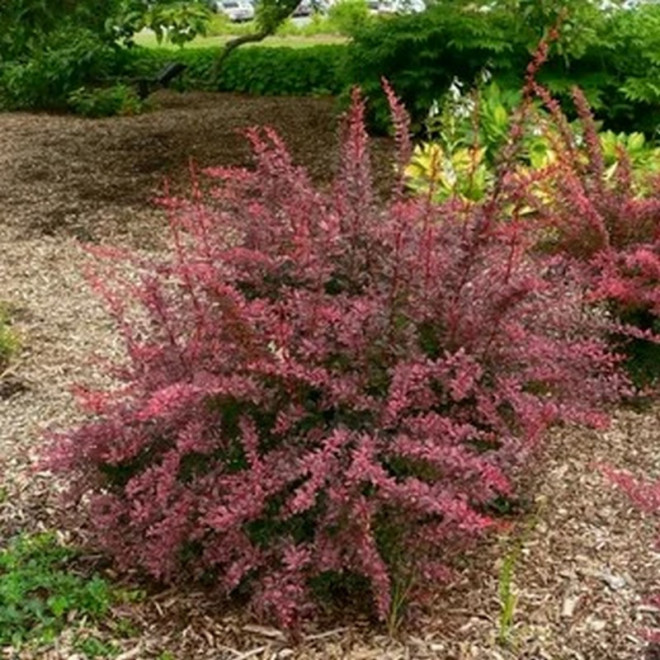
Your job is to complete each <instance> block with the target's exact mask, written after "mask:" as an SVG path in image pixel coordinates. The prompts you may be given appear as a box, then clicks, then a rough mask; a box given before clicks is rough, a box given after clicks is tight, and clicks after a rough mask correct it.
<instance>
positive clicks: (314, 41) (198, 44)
mask: <svg viewBox="0 0 660 660" xmlns="http://www.w3.org/2000/svg"><path fill="white" fill-rule="evenodd" d="M230 39H233V37H232V36H229V35H222V36H217V37H197V38H196V39H194V40H193V41H191V42H190V44H187V45H186V46H185V47H192V48H205V47H208V48H213V47H216V48H217V47H219V46H223V45H224V44H225V43H226V42H227V41H229V40H230ZM346 41H347V39H346V37H342V36H339V35H332V34H318V35H314V36H311V37H302V36H274V37H267V38H266V39H264V40H263V41H261V42H259V44H258V45H259V46H271V47H275V46H289V47H290V48H308V47H309V46H317V45H318V44H343V43H346ZM135 43H136V44H139V45H140V46H146V47H147V48H156V47H162V48H171V49H173V50H176V49H178V46H174V45H172V44H171V43H169V42H166V41H163V42H162V43H161V44H159V43H158V41H157V40H156V35H155V34H154V33H153V32H146V31H144V32H140V33H139V34H136V35H135ZM250 45H255V44H246V46H245V47H249V46H250Z"/></svg>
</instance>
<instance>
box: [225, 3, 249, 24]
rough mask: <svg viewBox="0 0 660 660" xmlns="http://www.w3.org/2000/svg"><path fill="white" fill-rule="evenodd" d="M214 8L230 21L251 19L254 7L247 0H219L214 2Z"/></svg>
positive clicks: (239, 21) (238, 21) (237, 21)
mask: <svg viewBox="0 0 660 660" xmlns="http://www.w3.org/2000/svg"><path fill="white" fill-rule="evenodd" d="M216 8H217V11H218V12H220V13H221V14H224V15H225V16H227V18H229V20H230V21H231V22H232V23H241V22H243V21H251V20H252V19H253V18H254V7H253V6H252V4H251V3H250V2H248V1H247V0H221V1H220V2H218V3H216Z"/></svg>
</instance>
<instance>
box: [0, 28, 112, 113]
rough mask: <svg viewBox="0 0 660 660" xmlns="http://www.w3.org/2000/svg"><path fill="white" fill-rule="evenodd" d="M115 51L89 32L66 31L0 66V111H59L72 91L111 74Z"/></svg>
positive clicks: (64, 106) (64, 107) (78, 30)
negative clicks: (23, 55) (26, 53)
mask: <svg viewBox="0 0 660 660" xmlns="http://www.w3.org/2000/svg"><path fill="white" fill-rule="evenodd" d="M116 58H117V49H116V48H115V47H114V46H112V45H108V44H105V43H103V42H101V41H99V40H98V38H97V37H96V36H95V35H94V34H93V33H92V32H89V31H85V30H81V29H68V28H67V29H66V30H63V31H61V32H58V33H57V34H52V35H51V38H50V40H49V42H48V43H47V45H45V46H44V47H43V48H39V49H36V50H34V51H33V52H31V53H30V55H26V56H25V57H21V58H18V59H16V60H11V61H7V62H5V63H4V64H2V66H0V108H4V109H12V110H21V109H26V110H27V109H47V110H63V109H66V108H67V105H68V97H69V95H70V94H71V93H72V92H73V91H74V90H76V89H78V88H80V87H82V86H84V85H86V84H89V83H91V82H94V81H98V80H100V79H103V78H105V77H107V76H109V75H111V73H112V72H113V70H114V68H115V66H116V61H117V59H116Z"/></svg>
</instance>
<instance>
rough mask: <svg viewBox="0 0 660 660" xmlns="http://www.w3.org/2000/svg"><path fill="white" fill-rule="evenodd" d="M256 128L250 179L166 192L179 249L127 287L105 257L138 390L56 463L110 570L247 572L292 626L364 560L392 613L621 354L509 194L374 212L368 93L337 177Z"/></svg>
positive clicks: (70, 439)
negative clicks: (324, 589) (535, 251)
mask: <svg viewBox="0 0 660 660" xmlns="http://www.w3.org/2000/svg"><path fill="white" fill-rule="evenodd" d="M395 114H396V117H397V126H398V134H399V142H400V144H401V148H402V149H404V150H405V149H406V148H407V140H406V135H405V131H404V130H403V129H402V127H403V126H404V125H405V117H404V113H403V111H402V110H401V109H400V108H398V107H395ZM249 139H250V141H251V143H252V146H253V149H254V153H255V156H256V169H255V170H254V171H247V170H239V169H233V168H232V169H223V168H217V169H215V170H213V171H211V172H210V174H212V175H213V176H215V177H217V178H218V179H219V180H220V184H219V186H218V188H217V189H216V190H215V191H214V192H213V193H212V195H211V196H210V197H209V198H203V196H202V195H201V193H199V192H196V193H195V195H193V198H192V199H191V200H190V201H181V200H173V199H170V200H167V204H168V206H169V207H170V209H171V215H172V219H171V224H172V230H173V237H174V250H173V252H172V254H171V256H170V258H169V259H166V260H163V261H157V260H156V259H154V260H153V261H149V260H144V259H138V258H137V257H132V258H130V259H131V261H132V264H133V267H134V268H136V269H137V270H138V272H139V278H138V280H136V279H135V278H133V279H131V278H126V280H125V281H124V282H123V283H122V281H121V268H120V264H119V263H118V256H119V255H116V254H111V257H112V258H111V259H109V260H107V261H105V262H104V263H105V266H103V264H101V265H99V267H98V268H99V270H97V274H96V277H95V280H94V283H95V285H96V287H97V288H98V289H99V290H100V291H101V292H102V293H103V294H104V295H105V297H106V299H107V301H108V303H109V308H110V310H111V311H112V312H113V313H114V315H115V316H116V318H117V322H118V324H119V326H120V328H121V331H122V332H123V335H124V337H125V339H126V344H127V347H128V353H129V356H130V364H129V366H128V367H127V368H126V369H125V370H124V371H123V373H122V376H123V378H124V381H125V387H124V388H123V389H122V390H121V391H119V392H118V393H116V394H115V395H113V396H105V395H103V396H100V395H96V394H94V393H86V395H85V397H84V398H85V399H86V401H87V404H88V407H89V409H90V410H91V411H92V412H93V413H95V415H96V416H95V417H94V418H92V419H90V421H88V422H87V423H85V424H83V425H81V426H80V427H78V428H76V429H73V430H71V431H69V432H66V433H62V434H60V435H59V436H58V437H56V438H55V441H54V445H53V447H52V449H51V454H50V456H51V458H50V463H51V465H52V466H53V467H54V468H55V469H57V470H60V471H62V472H64V473H65V474H67V475H68V476H69V477H70V478H71V479H72V480H73V481H74V482H75V483H76V484H77V485H78V486H79V490H80V491H81V492H84V493H86V494H87V495H88V497H89V501H90V502H91V519H92V521H93V523H94V524H95V526H96V530H97V532H98V539H99V541H100V543H101V544H102V545H103V546H104V547H105V548H106V549H108V550H109V551H110V552H111V553H113V555H114V556H115V557H116V559H117V561H118V562H119V564H120V565H121V566H124V567H127V566H132V567H135V566H137V567H140V568H142V569H145V570H146V571H148V572H149V573H150V574H152V575H154V576H156V577H157V578H162V579H164V580H175V579H177V578H178V577H180V576H181V575H183V574H185V575H187V576H189V575H190V574H191V572H192V574H193V575H197V576H201V575H204V576H206V577H207V578H208V577H212V578H213V579H215V580H216V581H217V585H218V587H219V588H220V589H222V590H224V591H225V592H232V591H233V590H234V589H236V588H237V587H238V586H239V585H247V586H251V587H252V594H253V604H254V606H255V608H256V610H257V612H259V613H260V614H261V615H262V616H266V617H275V618H276V619H277V620H278V621H279V623H280V624H282V625H284V626H295V625H297V623H298V621H299V620H300V617H301V616H304V615H307V614H308V613H309V612H310V608H311V607H312V599H311V598H310V588H311V585H313V583H314V579H315V578H318V577H328V576H331V575H334V574H341V573H343V574H351V575H357V576H362V577H363V578H365V579H366V580H367V581H368V584H369V585H370V587H371V592H372V594H373V602H374V605H375V609H376V612H377V613H378V615H379V616H380V617H385V616H386V615H387V614H388V611H389V610H390V607H391V603H392V595H393V591H394V589H395V588H397V589H398V588H399V587H401V586H402V585H404V586H405V587H406V588H410V589H411V591H410V593H411V594H412V597H420V596H421V589H422V586H428V585H429V584H432V581H433V580H437V579H438V578H441V577H443V576H445V575H446V568H445V566H446V562H447V561H448V560H449V559H450V557H451V553H452V552H453V551H455V550H457V549H460V548H461V547H463V546H464V545H465V543H467V542H469V541H471V540H472V539H474V538H475V537H477V536H478V535H479V534H481V533H482V532H483V530H485V529H486V528H488V527H489V525H491V523H492V521H491V520H490V519H489V518H488V516H487V515H485V513H484V512H485V510H486V509H485V505H486V504H487V503H488V502H490V501H491V500H492V499H493V498H495V497H496V496H498V495H501V494H508V493H509V492H510V489H511V483H510V477H511V474H512V470H513V468H514V467H515V466H517V465H520V464H521V463H522V462H523V461H524V459H525V457H526V455H527V454H528V452H529V450H530V448H531V447H532V446H533V445H534V443H535V441H536V440H537V439H538V438H539V434H540V433H541V432H542V431H543V430H544V429H545V428H546V427H547V426H548V424H550V423H553V422H555V421H560V420H581V421H589V422H594V423H598V422H601V421H602V420H603V417H602V416H601V415H599V414H597V413H595V412H594V405H595V404H596V403H599V402H601V401H602V400H603V399H610V398H613V397H614V396H615V395H616V392H617V389H618V387H619V379H618V376H617V375H616V364H615V363H616V360H615V359H614V358H613V357H612V356H611V355H610V354H608V352H607V350H606V348H605V347H604V344H603V343H602V342H601V341H600V340H599V339H598V337H597V336H595V335H594V327H593V323H592V320H591V319H590V318H589V317H588V316H585V315H584V313H583V307H582V304H581V303H582V300H581V297H580V292H579V291H577V290H576V289H575V287H574V286H573V285H572V284H571V283H570V282H563V283H561V284H557V283H554V284H552V285H551V284H550V282H549V280H547V279H544V277H543V272H545V271H543V270H539V268H538V267H537V265H536V263H535V262H533V261H531V260H530V259H529V258H528V257H527V256H526V248H527V242H528V236H527V234H526V230H525V225H524V223H518V222H515V221H511V222H500V221H499V220H500V219H501V217H502V214H503V213H504V209H507V208H510V207H511V204H510V201H511V200H503V199H499V198H497V199H492V200H489V201H487V202H486V203H485V204H484V205H480V206H478V205H472V206H470V207H469V208H463V207H461V206H458V205H456V204H446V205H444V206H436V205H433V204H432V203H430V202H428V201H420V200H416V199H405V198H404V197H403V196H402V193H401V190H402V189H401V186H400V185H399V184H398V183H397V184H395V187H394V196H393V199H392V200H391V202H390V203H389V204H388V205H387V206H385V207H382V206H378V205H377V204H376V203H375V201H374V196H373V195H372V188H371V174H370V170H369V162H368V157H367V137H366V134H365V131H364V128H363V104H362V101H361V100H360V99H359V98H358V97H357V96H356V98H355V100H354V104H353V107H352V110H351V113H350V117H349V118H348V122H347V128H346V135H345V142H344V146H343V151H342V156H341V166H340V170H339V173H338V175H337V177H336V181H335V185H334V187H333V189H332V190H331V191H330V192H327V193H326V192H319V191H318V190H316V189H315V188H314V186H313V185H312V184H311V183H310V181H309V179H308V177H307V175H306V174H305V172H304V171H303V170H301V169H300V168H297V167H295V166H294V165H292V163H291V160H290V157H289V155H288V153H287V152H286V150H285V148H284V146H283V145H282V144H281V142H280V140H279V138H278V137H277V136H276V135H275V134H274V133H273V132H272V131H271V130H268V129H265V130H264V131H263V132H259V131H257V130H252V131H250V132H249ZM401 160H402V162H405V159H404V158H402V159H401ZM128 301H133V303H135V302H137V303H138V306H139V310H141V311H140V313H137V314H133V311H134V310H133V308H132V307H131V304H129V302H128ZM132 310H133V311H132ZM182 571H183V572H184V573H182Z"/></svg>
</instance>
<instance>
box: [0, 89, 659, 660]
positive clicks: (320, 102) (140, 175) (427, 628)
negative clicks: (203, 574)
mask: <svg viewBox="0 0 660 660" xmlns="http://www.w3.org/2000/svg"><path fill="white" fill-rule="evenodd" d="M157 98H158V100H159V102H160V106H161V107H160V109H159V110H156V111H155V112H153V113H151V114H147V115H143V116H140V117H132V118H121V119H112V120H82V119H77V118H73V117H65V116H46V115H28V114H13V115H12V114H6V115H0V134H2V135H3V151H2V154H1V155H0V164H1V165H2V168H1V170H0V171H1V172H2V173H1V174H0V199H1V200H2V202H3V203H2V205H0V241H1V242H2V253H3V258H2V260H0V292H1V293H0V298H1V299H2V300H6V301H9V302H10V303H11V304H12V306H13V319H14V326H15V328H16V329H17V331H18V332H19V334H20V335H21V338H22V344H23V349H22V351H21V353H20V354H19V355H18V356H17V357H16V358H15V360H14V362H13V364H12V365H11V366H10V371H9V372H8V373H5V374H4V375H3V378H8V377H11V378H12V379H13V382H19V383H20V384H21V388H19V389H16V388H10V389H9V390H8V391H9V392H11V394H10V395H9V396H7V397H6V398H3V399H2V400H0V418H1V419H2V422H3V423H2V425H1V426H0V477H1V479H2V483H1V484H0V486H1V487H2V489H4V494H3V497H1V498H0V542H2V543H3V544H4V542H5V541H6V539H7V538H8V537H9V536H11V535H13V534H15V533H17V532H19V531H28V532H31V531H37V530H40V529H52V528H54V527H57V526H62V520H63V518H65V517H66V516H67V515H68V514H67V512H65V511H61V510H60V509H59V506H58V501H57V492H58V485H57V484H56V483H54V482H53V480H52V479H51V478H50V477H49V476H48V475H47V474H43V473H39V472H35V471H34V470H33V468H32V467H31V466H32V459H33V458H34V457H35V456H36V453H37V450H38V448H39V445H40V443H41V432H42V430H43V429H44V428H46V427H49V426H63V425H64V426H66V425H70V424H71V423H73V422H74V421H76V420H77V419H80V413H79V412H78V411H77V410H76V408H75V406H74V404H73V399H72V397H71V395H70V393H69V389H68V388H69V387H70V385H71V384H72V383H74V382H78V381H85V382H88V383H94V384H103V383H104V382H105V376H104V370H103V366H102V365H101V364H100V363H99V362H98V361H95V360H92V359H91V356H92V354H96V355H99V356H102V357H119V356H120V355H121V347H120V345H119V343H118V341H117V338H116V336H115V334H114V333H113V329H112V325H111V323H110V321H109V319H108V318H107V316H106V315H105V313H104V311H103V309H102V308H101V306H100V305H99V303H98V302H97V300H96V299H95V297H94V296H93V295H92V294H91V292H90V291H89V290H88V289H87V287H86V285H85V283H84V281H83V278H82V276H81V267H82V264H83V263H84V261H85V256H84V254H83V252H82V250H81V247H80V243H79V240H82V241H94V242H98V241H103V242H112V243H123V244H129V245H131V246H133V247H137V248H140V249H144V250H156V249H159V248H160V247H161V246H162V244H163V236H164V227H165V222H164V218H163V216H162V213H161V212H160V211H159V210H158V209H157V208H155V207H154V206H153V205H152V204H151V203H150V200H151V199H152V198H153V196H154V195H155V194H157V192H158V190H159V189H160V187H161V185H162V181H163V177H165V176H171V177H172V186H173V187H174V188H177V189H180V188H183V187H185V185H186V182H187V181H188V178H189V176H188V172H189V158H190V157H192V158H194V160H195V161H196V162H197V163H198V166H199V167H205V166H208V165H220V164H222V165H229V164H247V163H248V162H249V151H248V149H247V147H246V146H245V143H244V141H243V139H242V137H241V136H240V134H239V133H238V132H237V129H241V128H244V127H246V126H250V125H255V124H264V123H270V124H272V125H274V126H275V127H276V128H278V129H279V130H280V131H281V132H282V133H283V136H284V137H285V139H286V141H287V142H288V144H289V145H290V146H291V148H292V151H293V155H294V157H295V158H296V159H297V160H298V162H300V163H302V164H304V165H306V166H307V167H308V168H309V170H310V173H311V175H312V176H313V177H314V178H315V179H316V180H318V181H320V182H327V181H329V179H330V173H331V171H332V168H333V166H334V163H335V159H336V148H335V147H336V121H335V116H334V111H333V110H334V105H333V101H332V100H326V99H277V98H265V99H264V98H262V99H246V98H243V97H238V96H232V95H211V94H189V95H183V96H179V95H175V94H169V93H166V94H161V95H158V97H157ZM387 147H388V144H387V142H386V141H382V142H378V143H376V147H375V148H376V152H377V154H376V155H377V159H376V162H377V163H379V167H378V169H377V173H378V176H379V179H380V180H381V181H385V180H386V179H387V177H388V175H389V171H390V165H389V161H388V160H387V159H386V157H385V155H384V154H385V153H386V149H387ZM659 446H660V409H659V408H658V407H657V406H656V407H652V408H650V409H647V410H644V411H641V412H640V411H633V410H621V411H619V412H617V413H616V414H615V419H614V423H613V425H612V427H611V428H610V429H609V430H607V431H604V432H594V431H586V430H583V429H569V428H561V429H558V430H556V431H555V432H554V433H553V434H552V436H551V437H550V438H549V440H548V442H547V444H546V446H545V448H544V449H543V450H542V452H543V457H542V460H540V461H539V464H540V465H542V466H543V470H542V473H540V474H538V475H536V476H535V477H533V480H536V482H537V483H536V485H535V487H534V489H532V488H531V487H530V488H529V493H530V494H531V496H532V497H531V501H530V502H529V503H528V504H527V506H526V509H527V511H528V513H527V514H526V515H524V516H521V517H520V518H519V519H517V520H516V524H515V525H514V526H513V527H512V529H511V530H510V531H509V532H508V533H507V534H504V535H503V536H502V537H501V539H500V540H498V541H491V542H489V543H486V544H484V545H483V546H482V547H480V548H479V549H478V550H477V551H476V552H475V553H474V556H473V557H470V558H469V561H466V563H465V566H464V567H458V569H457V572H456V575H455V582H454V583H453V584H452V585H451V586H450V588H447V589H446V590H444V591H442V592H439V593H438V595H437V599H436V602H435V603H434V604H433V606H432V607H430V608H429V609H428V610H425V611H424V612H420V613H418V614H416V615H415V616H414V617H413V620H412V621H411V622H410V625H409V626H408V628H407V629H406V630H405V631H404V632H402V633H401V635H400V638H399V639H397V640H393V639H390V638H388V637H387V636H386V635H384V634H383V633H382V631H381V632H379V631H374V629H373V628H372V627H370V626H369V625H368V623H367V622H366V621H361V620H360V619H359V618H357V619H353V620H350V621H336V620H332V621H325V622H323V623H322V624H319V626H318V627H317V628H315V629H308V630H305V634H304V635H303V641H302V644H301V646H299V647H296V648H292V647H291V646H290V645H289V643H288V642H287V641H286V638H285V637H284V636H283V635H282V634H281V633H280V632H278V631H276V630H273V629H268V628H260V627H257V626H253V625H251V622H250V621H249V619H248V618H247V617H245V616H244V615H240V614H237V613H236V612H235V611H233V610H230V609H229V608H227V607H226V606H225V605H223V604H221V603H217V602H214V601H213V600H211V599H209V598H208V597H207V596H206V595H204V594H202V593H198V592H189V593H180V592H173V591H166V592H160V593H159V592H158V591H157V590H155V591H154V595H153V596H150V597H148V598H145V599H143V600H142V601H141V602H138V603H134V604H131V605H130V606H126V611H125V612H123V615H125V616H126V617H128V619H129V620H130V621H132V623H133V630H134V632H133V633H132V634H127V635H126V636H125V638H123V639H116V640H115V641H116V643H117V646H118V648H120V649H121V651H122V654H123V658H124V660H128V658H150V657H153V658H158V657H160V658H163V659H164V658H167V657H170V658H182V659H183V658H255V659H258V658H287V657H288V658H364V659H366V658H374V659H375V658H392V659H394V658H409V657H414V658H465V659H468V658H469V659H477V658H483V659H489V658H495V659H497V658H506V659H514V658H552V659H553V660H554V659H559V658H566V659H568V658H585V659H588V658H593V659H596V658H612V659H621V660H626V659H630V660H632V659H639V658H643V657H644V653H645V651H644V648H645V643H644V641H643V640H642V639H641V637H640V635H639V631H640V628H642V627H644V626H653V625H655V626H658V625H660V620H659V617H660V615H659V614H658V613H657V612H655V611H654V610H653V609H652V608H650V607H648V606H647V605H646V604H645V603H644V601H643V596H644V595H645V594H648V593H651V592H653V591H654V590H656V589H657V587H658V584H657V579H658V578H657V576H658V575H660V555H659V554H658V553H657V552H655V551H654V549H653V539H654V530H653V527H652V524H651V523H650V522H649V521H648V520H645V519H644V518H643V517H642V515H641V514H639V513H637V512H636V511H634V510H633V509H632V507H631V505H630V504H629V503H628V500H627V499H626V498H625V497H624V496H623V495H622V494H621V493H620V492H618V491H617V490H615V489H614V488H613V487H612V486H611V485H609V484H608V483H607V482H606V481H605V479H604V478H603V477H602V476H601V475H600V473H599V472H597V470H596V469H595V468H594V465H595V464H596V463H599V462H607V463H610V464H612V465H615V466H617V467H623V468H626V469H630V470H632V471H634V472H636V473H638V474H642V473H643V474H647V475H650V476H658V475H660V451H658V447H659ZM531 480H532V479H530V481H531ZM523 495H524V493H523ZM518 546H519V547H520V548H521V550H520V553H519V555H516V554H515V548H516V547H518ZM507 557H515V561H512V562H511V564H512V567H513V571H512V578H511V585H512V589H513V591H514V592H516V593H517V598H518V600H517V606H516V608H515V610H514V612H513V617H512V619H511V621H510V622H508V624H509V625H508V626H507V630H504V631H503V622H502V620H501V616H500V612H501V607H502V602H501V601H502V597H501V588H502V572H501V565H502V561H503V560H505V559H506V558H507ZM503 632H504V633H506V635H507V637H508V642H509V643H508V647H507V646H505V645H498V643H497V641H496V640H497V636H498V635H500V636H501V635H502V633H503ZM97 633H98V636H99V637H100V638H102V639H106V640H110V638H112V636H113V634H112V633H111V632H110V631H108V630H104V629H100V630H98V631H97ZM166 651H168V652H169V653H170V654H171V655H166V654H165V653H164V652H166ZM25 657H30V656H25ZM32 657H38V658H71V657H74V655H73V651H71V650H70V649H69V647H68V646H67V641H66V635H65V637H64V639H63V640H62V643H61V645H60V648H59V650H58V649H54V650H43V651H39V652H38V654H37V655H35V656H32ZM78 657H82V656H78ZM120 657H122V656H121V655H120ZM648 657H649V658H651V657H654V656H652V655H651V654H650V653H649V655H648Z"/></svg>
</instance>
